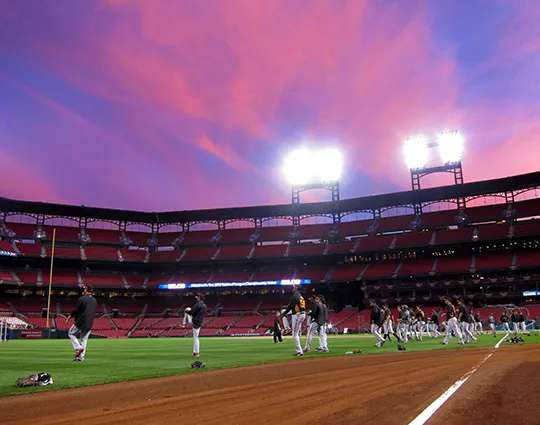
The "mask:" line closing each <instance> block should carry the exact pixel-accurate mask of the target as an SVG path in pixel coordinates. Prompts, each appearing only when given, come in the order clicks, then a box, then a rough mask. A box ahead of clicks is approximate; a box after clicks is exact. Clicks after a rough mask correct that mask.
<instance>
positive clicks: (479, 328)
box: [476, 322, 484, 334]
mask: <svg viewBox="0 0 540 425" xmlns="http://www.w3.org/2000/svg"><path fill="white" fill-rule="evenodd" d="M476 332H478V333H479V334H483V333H484V328H483V326H482V322H476Z"/></svg>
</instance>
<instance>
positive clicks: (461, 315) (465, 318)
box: [458, 304, 471, 323]
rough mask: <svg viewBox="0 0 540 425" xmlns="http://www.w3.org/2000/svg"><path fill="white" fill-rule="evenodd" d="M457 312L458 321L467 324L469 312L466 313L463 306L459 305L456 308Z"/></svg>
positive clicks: (465, 308)
mask: <svg viewBox="0 0 540 425" xmlns="http://www.w3.org/2000/svg"><path fill="white" fill-rule="evenodd" d="M458 311H459V313H458V314H459V319H460V321H461V322H467V323H469V322H470V320H471V318H470V316H469V312H468V311H467V307H465V306H464V305H463V304H461V305H460V306H459V307H458Z"/></svg>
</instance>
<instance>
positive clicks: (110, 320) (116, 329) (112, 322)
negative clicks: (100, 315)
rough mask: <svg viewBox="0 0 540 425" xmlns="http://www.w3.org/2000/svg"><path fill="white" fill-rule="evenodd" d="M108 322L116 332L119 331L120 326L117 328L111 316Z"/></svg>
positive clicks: (108, 317)
mask: <svg viewBox="0 0 540 425" xmlns="http://www.w3.org/2000/svg"><path fill="white" fill-rule="evenodd" d="M107 320H108V321H109V323H110V324H111V326H112V328H113V329H114V330H115V331H119V330H120V329H118V326H116V323H114V320H113V319H112V317H111V316H109V315H107Z"/></svg>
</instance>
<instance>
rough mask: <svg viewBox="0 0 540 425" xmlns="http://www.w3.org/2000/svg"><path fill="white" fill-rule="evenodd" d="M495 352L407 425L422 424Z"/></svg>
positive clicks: (500, 342) (497, 346)
mask: <svg viewBox="0 0 540 425" xmlns="http://www.w3.org/2000/svg"><path fill="white" fill-rule="evenodd" d="M508 335H509V334H506V335H505V336H504V337H503V338H502V339H501V340H500V341H499V342H498V343H497V344H496V345H495V349H497V348H499V347H500V346H501V344H502V342H503V341H504V340H505V339H506V338H507V337H508ZM493 353H495V350H493V351H492V352H491V353H489V354H488V355H487V356H486V357H484V359H483V360H482V361H481V362H480V363H479V364H478V365H477V366H475V367H474V369H472V370H470V371H469V372H467V373H466V374H465V375H463V376H462V377H461V378H459V380H457V381H456V382H455V383H454V384H453V385H452V386H451V387H450V388H448V389H447V390H446V391H445V392H444V393H443V394H442V395H441V396H440V397H439V398H438V399H437V400H435V401H434V402H433V403H431V404H430V405H429V406H428V407H426V409H425V410H424V411H423V412H422V413H420V414H419V415H418V416H417V417H416V418H415V419H414V420H413V421H412V422H411V423H409V425H423V424H425V423H426V422H427V421H428V420H429V418H431V417H432V416H433V414H434V413H435V412H436V411H437V410H439V407H441V406H442V405H443V404H444V403H445V402H446V400H448V399H449V398H450V397H452V394H454V393H455V392H456V391H457V390H458V389H459V387H461V386H462V385H463V384H464V383H465V382H467V379H469V378H470V377H471V376H472V375H473V373H474V372H476V370H477V369H478V368H479V367H480V366H482V365H483V364H484V363H485V362H486V361H487V360H488V359H489V358H490V357H491V356H492V355H493Z"/></svg>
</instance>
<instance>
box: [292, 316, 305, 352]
mask: <svg viewBox="0 0 540 425" xmlns="http://www.w3.org/2000/svg"><path fill="white" fill-rule="evenodd" d="M304 320H306V313H305V312H302V313H295V314H293V317H292V334H293V338H294V344H295V346H296V352H297V353H298V354H304V351H303V350H302V344H300V334H301V333H302V323H304Z"/></svg>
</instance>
